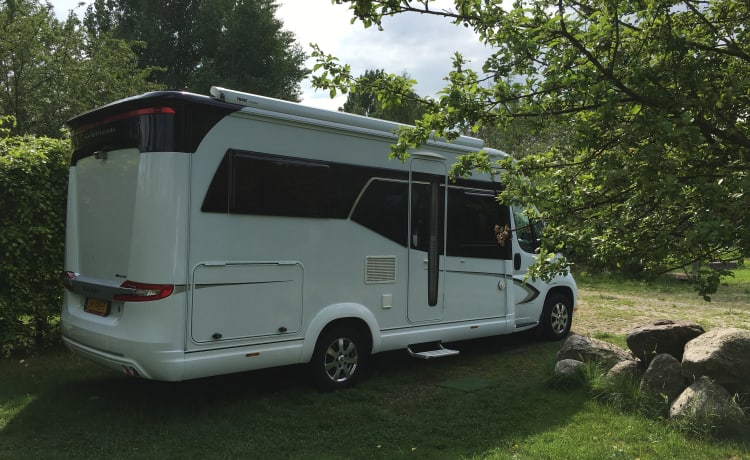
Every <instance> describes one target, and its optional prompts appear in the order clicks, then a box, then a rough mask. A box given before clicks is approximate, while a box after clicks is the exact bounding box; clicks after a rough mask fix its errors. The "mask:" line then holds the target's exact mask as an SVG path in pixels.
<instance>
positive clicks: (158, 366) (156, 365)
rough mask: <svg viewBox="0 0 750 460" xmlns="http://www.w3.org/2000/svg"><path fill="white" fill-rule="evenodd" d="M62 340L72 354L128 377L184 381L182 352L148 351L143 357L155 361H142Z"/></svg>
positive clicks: (68, 338)
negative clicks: (149, 357) (148, 357)
mask: <svg viewBox="0 0 750 460" xmlns="http://www.w3.org/2000/svg"><path fill="white" fill-rule="evenodd" d="M62 340H63V343H64V344H65V346H66V347H68V349H69V350H71V351H72V352H73V353H76V354H79V355H81V356H83V357H85V358H87V359H89V360H91V361H94V362H96V363H98V364H101V365H103V366H105V367H108V368H110V369H113V370H116V371H120V372H123V373H124V374H126V375H129V376H135V377H143V378H147V379H151V380H162V381H170V382H176V381H180V380H183V379H184V364H183V358H184V353H183V352H182V350H179V351H156V350H154V351H150V352H147V353H146V354H145V356H151V357H155V359H153V358H152V359H151V360H149V361H144V360H141V359H138V358H136V357H132V356H124V355H121V354H118V353H113V352H109V351H105V350H99V349H96V348H93V347H90V346H88V345H85V344H83V343H81V342H78V341H76V340H73V339H71V338H70V337H67V336H65V335H63V337H62Z"/></svg>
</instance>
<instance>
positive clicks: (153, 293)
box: [114, 280, 174, 302]
mask: <svg viewBox="0 0 750 460" xmlns="http://www.w3.org/2000/svg"><path fill="white" fill-rule="evenodd" d="M120 287H121V288H123V289H127V290H128V291H130V292H128V293H125V294H115V296H114V300H120V301H122V302H148V301H150V300H159V299H163V298H165V297H169V296H170V295H172V292H174V285H172V284H146V283H136V282H135V281H130V280H127V281H125V282H124V283H122V284H121V285H120Z"/></svg>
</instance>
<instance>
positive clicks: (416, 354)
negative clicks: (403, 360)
mask: <svg viewBox="0 0 750 460" xmlns="http://www.w3.org/2000/svg"><path fill="white" fill-rule="evenodd" d="M431 345H432V346H433V347H436V348H431V349H429V350H423V351H414V350H412V346H414V345H409V346H408V347H406V351H408V352H409V356H411V357H413V358H420V359H431V358H445V357H446V356H454V355H457V354H459V353H460V352H459V351H458V350H451V349H450V348H445V347H444V346H443V344H442V343H435V344H431Z"/></svg>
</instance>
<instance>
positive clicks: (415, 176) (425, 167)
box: [407, 155, 448, 322]
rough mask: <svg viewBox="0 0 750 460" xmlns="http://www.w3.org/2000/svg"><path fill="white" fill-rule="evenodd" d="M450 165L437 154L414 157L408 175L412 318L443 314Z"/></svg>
mask: <svg viewBox="0 0 750 460" xmlns="http://www.w3.org/2000/svg"><path fill="white" fill-rule="evenodd" d="M447 172H448V171H447V168H446V166H445V163H444V159H443V158H442V157H440V156H439V155H435V156H434V159H432V158H429V157H427V156H426V155H420V157H417V158H412V160H411V163H410V174H409V298H408V301H407V311H408V318H409V321H412V322H422V321H435V320H439V319H441V318H442V316H443V308H444V302H443V299H444V295H445V261H444V258H445V222H446V220H445V219H446V214H445V203H446V193H447V190H448V187H447V182H446V181H447Z"/></svg>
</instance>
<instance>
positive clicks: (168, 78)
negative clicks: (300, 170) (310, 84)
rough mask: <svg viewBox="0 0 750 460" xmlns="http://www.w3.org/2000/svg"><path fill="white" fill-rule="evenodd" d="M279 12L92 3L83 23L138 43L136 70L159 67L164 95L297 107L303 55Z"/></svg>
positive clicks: (199, 0) (224, 4)
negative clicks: (232, 92) (216, 89)
mask: <svg viewBox="0 0 750 460" xmlns="http://www.w3.org/2000/svg"><path fill="white" fill-rule="evenodd" d="M277 9H278V5H277V4H276V3H275V1H274V0H169V1H164V2H153V1H149V0H96V1H95V2H94V3H93V4H92V5H90V6H89V8H88V10H87V12H86V16H85V19H84V22H85V23H86V25H87V27H88V29H89V31H90V32H91V33H95V32H106V33H110V34H112V35H113V36H115V37H118V38H121V39H125V40H128V41H138V42H142V43H144V44H145V46H144V47H143V48H142V49H141V50H140V51H139V53H138V57H139V64H140V66H141V67H144V66H153V67H159V68H160V69H161V70H160V71H159V72H157V73H155V74H154V80H155V81H156V82H157V83H159V84H161V85H164V86H165V87H167V88H169V89H177V90H189V91H194V92H198V93H206V92H207V91H208V88H209V87H210V86H211V85H218V86H226V87H231V88H233V89H237V90H240V91H248V92H254V93H258V94H262V95H265V96H271V97H278V98H282V99H288V100H295V101H296V100H298V99H299V96H300V93H301V90H300V86H299V83H300V82H301V81H302V80H303V79H304V78H305V77H306V76H307V74H308V71H307V69H306V68H305V67H304V62H305V60H306V59H307V55H306V54H305V53H304V51H303V50H302V48H301V47H300V46H299V45H298V44H297V43H296V41H295V37H294V34H293V33H291V32H289V31H285V30H283V23H282V22H281V21H280V20H279V19H277V18H276V17H275V13H276V10H277Z"/></svg>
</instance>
